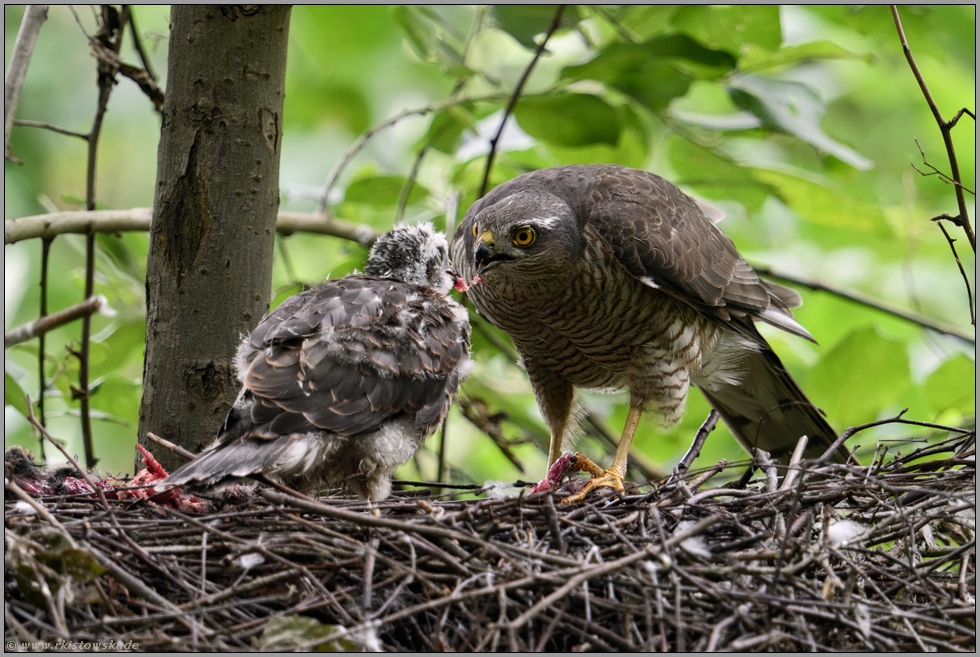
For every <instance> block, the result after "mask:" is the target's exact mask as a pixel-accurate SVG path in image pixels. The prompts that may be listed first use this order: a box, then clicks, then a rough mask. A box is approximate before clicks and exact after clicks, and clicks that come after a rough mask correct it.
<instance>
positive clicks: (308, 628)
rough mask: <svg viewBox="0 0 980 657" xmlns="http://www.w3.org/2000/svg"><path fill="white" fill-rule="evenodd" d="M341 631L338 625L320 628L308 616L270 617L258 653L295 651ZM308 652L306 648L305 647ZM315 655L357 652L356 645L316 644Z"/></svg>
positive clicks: (339, 641)
mask: <svg viewBox="0 0 980 657" xmlns="http://www.w3.org/2000/svg"><path fill="white" fill-rule="evenodd" d="M343 630H344V627H343V626H341V625H324V624H323V623H321V622H319V621H318V620H316V619H315V618H310V617H309V616H272V617H271V618H269V620H268V622H267V623H266V624H265V628H264V629H263V630H262V636H261V637H260V638H259V650H260V651H262V652H274V651H275V652H280V651H286V650H291V649H292V650H295V649H296V648H299V647H301V646H305V645H306V644H309V643H311V642H314V641H322V640H324V639H328V638H329V637H330V636H331V635H333V634H337V633H339V632H341V631H343ZM307 649H308V648H307ZM315 650H316V651H317V652H358V651H359V648H358V646H357V644H356V643H354V642H353V641H351V640H350V639H335V640H332V641H325V642H323V643H320V644H319V645H318V646H317V647H316V648H315Z"/></svg>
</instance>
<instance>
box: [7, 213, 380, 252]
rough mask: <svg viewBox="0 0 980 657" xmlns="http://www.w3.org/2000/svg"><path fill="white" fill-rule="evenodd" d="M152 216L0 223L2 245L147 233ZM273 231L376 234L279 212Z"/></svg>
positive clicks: (353, 237)
mask: <svg viewBox="0 0 980 657" xmlns="http://www.w3.org/2000/svg"><path fill="white" fill-rule="evenodd" d="M152 216H153V210H152V209H151V208H132V209H130V210H96V211H95V212H87V211H83V210H79V211H67V212H52V213H50V214H38V215H30V216H27V217H19V218H17V219H11V220H9V221H5V222H4V226H3V243H4V244H14V243H16V242H20V241H23V240H27V239H35V238H41V239H51V238H54V237H56V236H58V235H64V234H68V233H76V234H83V235H87V234H89V233H126V232H147V231H149V230H150V220H151V219H152ZM276 230H277V231H278V232H279V233H280V234H281V235H292V234H293V233H312V234H315V235H326V236H328V237H339V238H342V239H346V240H350V241H352V242H357V243H358V244H361V245H363V246H370V245H371V244H373V243H374V240H375V239H377V237H378V235H379V233H378V232H377V231H376V230H375V229H374V228H372V227H371V226H368V225H367V224H358V223H354V222H351V221H345V220H343V219H333V220H332V221H330V223H329V224H326V223H324V221H323V217H321V216H318V215H315V214H310V213H304V212H280V213H279V216H278V219H277V221H276Z"/></svg>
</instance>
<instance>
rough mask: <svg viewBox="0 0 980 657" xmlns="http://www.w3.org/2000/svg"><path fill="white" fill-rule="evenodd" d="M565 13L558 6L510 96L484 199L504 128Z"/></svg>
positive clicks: (484, 185) (493, 148) (492, 151)
mask: <svg viewBox="0 0 980 657" xmlns="http://www.w3.org/2000/svg"><path fill="white" fill-rule="evenodd" d="M564 11H565V5H558V6H557V7H556V8H555V17H554V18H553V19H552V21H551V25H550V26H549V27H548V31H547V32H546V33H545V35H544V39H542V40H541V43H539V44H538V47H537V48H536V49H535V51H534V57H532V58H531V62H530V63H529V64H528V65H527V68H525V69H524V73H523V74H521V79H520V80H518V81H517V86H516V87H514V92H513V93H512V94H511V96H510V100H509V101H508V103H507V107H506V108H505V109H504V115H503V117H502V118H501V119H500V128H498V129H497V135H496V136H495V137H494V138H493V139H491V140H490V152H489V153H487V167H486V169H485V170H484V172H483V183H482V184H481V185H480V193H479V195H478V196H480V197H482V196H483V195H484V194H486V193H487V186H488V185H489V184H490V171H491V170H492V169H493V160H494V157H495V156H496V154H497V144H498V143H500V137H501V135H503V134H504V127H506V125H507V119H508V118H510V115H511V114H513V112H514V107H516V106H517V101H518V100H520V97H521V91H523V90H524V84H525V83H526V82H527V79H528V78H529V77H531V71H533V70H534V67H535V65H536V64H537V63H538V59H540V58H541V53H543V52H544V47H545V45H547V43H548V39H550V38H551V35H552V34H554V33H555V30H557V29H558V26H559V25H560V24H561V15H562V13H563V12H564Z"/></svg>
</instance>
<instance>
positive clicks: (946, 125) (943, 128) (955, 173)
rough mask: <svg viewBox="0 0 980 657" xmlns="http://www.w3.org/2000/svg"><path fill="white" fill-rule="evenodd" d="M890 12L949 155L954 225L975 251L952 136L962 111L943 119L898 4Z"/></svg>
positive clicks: (975, 243)
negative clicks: (908, 36)
mask: <svg viewBox="0 0 980 657" xmlns="http://www.w3.org/2000/svg"><path fill="white" fill-rule="evenodd" d="M891 12H892V18H893V19H894V21H895V29H896V30H898V38H899V41H901V43H902V51H903V52H904V53H905V59H906V60H907V61H908V63H909V68H911V69H912V75H914V76H915V80H916V82H918V83H919V89H921V90H922V95H923V96H924V97H925V99H926V103H927V104H928V105H929V109H930V110H932V115H933V117H935V119H936V123H937V124H939V131H940V132H941V133H942V135H943V143H944V144H945V145H946V154H947V155H948V156H949V168H950V173H951V174H952V175H951V177H952V179H953V180H954V181H955V183H956V185H955V186H954V187H953V189H954V190H955V191H956V204H957V206H958V207H959V213H960V214H959V217H957V221H956V225H958V226H960V227H961V228H963V231H964V232H965V233H966V237H967V239H968V240H969V241H970V246H971V247H973V252H974V253H976V252H977V237H976V235H975V234H974V232H973V225H972V224H971V223H970V215H969V212H968V211H967V207H966V197H965V196H964V195H963V188H962V185H961V181H962V177H961V176H960V166H959V164H958V163H957V161H956V148H955V147H954V146H953V136H952V129H953V126H955V125H956V122H957V121H958V120H959V117H960V116H961V114H962V112H961V113H960V114H957V116H956V118H955V119H954V120H953V121H949V122H947V121H945V120H944V119H943V115H942V113H941V112H940V111H939V106H938V105H936V101H935V100H934V99H933V97H932V94H931V93H930V92H929V86H928V85H927V84H926V81H925V79H924V78H923V77H922V73H921V72H920V71H919V66H918V65H917V64H916V63H915V57H914V56H913V55H912V49H911V48H910V47H909V42H908V40H907V39H906V38H905V30H904V29H903V28H902V19H901V18H900V17H899V15H898V6H897V5H891Z"/></svg>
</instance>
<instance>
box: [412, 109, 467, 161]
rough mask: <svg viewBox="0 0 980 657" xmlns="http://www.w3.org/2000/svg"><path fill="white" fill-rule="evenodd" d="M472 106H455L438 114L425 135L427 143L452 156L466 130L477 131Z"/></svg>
mask: <svg viewBox="0 0 980 657" xmlns="http://www.w3.org/2000/svg"><path fill="white" fill-rule="evenodd" d="M472 109H473V107H472V104H470V103H467V104H465V105H454V106H452V107H447V108H446V109H444V110H440V111H438V112H436V114H435V116H433V117H432V122H431V123H430V124H429V130H428V131H427V132H426V135H425V143H426V144H428V145H429V146H431V147H432V148H434V149H436V150H437V151H439V152H440V153H446V154H449V155H452V154H453V153H455V152H456V145H457V144H458V143H459V138H460V136H461V135H462V134H463V131H464V130H469V131H471V132H473V133H476V131H477V125H476V119H475V118H474V117H473V113H472Z"/></svg>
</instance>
